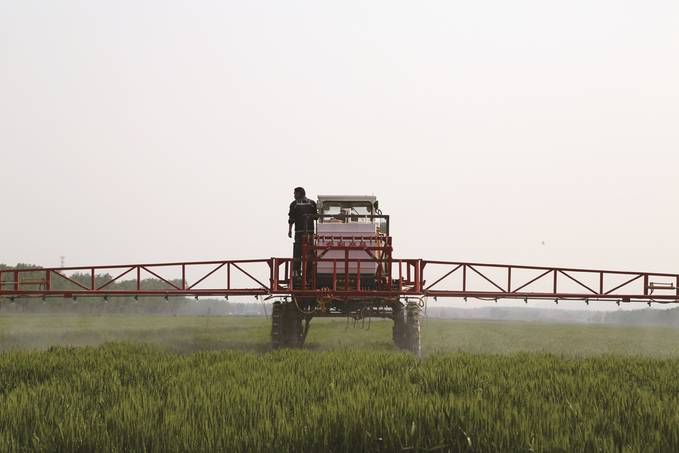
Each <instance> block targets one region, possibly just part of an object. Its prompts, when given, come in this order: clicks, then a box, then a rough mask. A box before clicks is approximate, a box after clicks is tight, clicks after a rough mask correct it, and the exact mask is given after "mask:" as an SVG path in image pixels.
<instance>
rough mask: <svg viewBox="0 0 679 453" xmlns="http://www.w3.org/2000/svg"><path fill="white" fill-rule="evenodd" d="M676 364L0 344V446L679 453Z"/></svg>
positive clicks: (611, 358) (610, 359)
mask: <svg viewBox="0 0 679 453" xmlns="http://www.w3.org/2000/svg"><path fill="white" fill-rule="evenodd" d="M678 375H679V360H676V359H660V358H642V357H616V356H599V357H589V358H577V357H565V356H556V355H550V354H539V353H536V354H523V353H522V354H508V355H489V354H470V353H445V354H432V355H429V356H428V357H426V358H425V359H423V360H418V359H417V358H415V357H413V356H411V355H408V354H405V353H400V352H390V351H373V352H371V351H365V350H362V351H356V350H346V349H338V350H334V351H320V352H319V351H276V352H267V353H263V354H258V353H253V352H246V351H233V350H231V351H208V352H195V353H190V354H178V353H175V352H170V351H165V350H162V349H159V348H158V347H156V346H150V345H134V344H125V343H114V344H106V345H103V346H98V347H83V348H63V347H53V348H50V349H48V350H47V351H41V352H25V351H6V352H3V353H0V451H3V452H12V451H22V450H23V451H158V452H166V451H253V452H254V451H271V450H276V451H335V452H354V451H404V450H406V451H413V450H414V451H426V449H428V450H430V451H431V450H432V449H433V450H436V451H599V450H603V451H677V450H679V409H678V408H679V380H677V379H676V376H678Z"/></svg>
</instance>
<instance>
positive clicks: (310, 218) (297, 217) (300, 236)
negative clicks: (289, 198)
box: [288, 187, 318, 277]
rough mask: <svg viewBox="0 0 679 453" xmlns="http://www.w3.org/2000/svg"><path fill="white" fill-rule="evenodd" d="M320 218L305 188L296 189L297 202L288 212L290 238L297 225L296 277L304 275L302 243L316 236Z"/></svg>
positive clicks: (294, 257) (291, 204)
mask: <svg viewBox="0 0 679 453" xmlns="http://www.w3.org/2000/svg"><path fill="white" fill-rule="evenodd" d="M317 218H318V209H317V208H316V202H315V201H313V200H309V199H308V198H307V197H306V191H305V190H304V188H303V187H295V200H294V201H293V202H292V203H290V211H289V212H288V237H289V238H291V237H292V226H293V225H295V244H294V246H293V248H292V258H293V269H294V271H295V277H299V276H301V275H302V260H301V258H302V241H303V240H304V236H306V235H312V234H314V220H316V219H317Z"/></svg>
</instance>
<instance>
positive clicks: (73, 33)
mask: <svg viewBox="0 0 679 453" xmlns="http://www.w3.org/2000/svg"><path fill="white" fill-rule="evenodd" d="M297 185H303V186H305V187H306V188H307V191H308V192H309V194H310V195H312V196H316V194H319V193H320V194H340V193H350V194H375V195H377V196H378V198H379V199H380V201H381V207H382V209H383V210H384V211H385V213H388V214H391V215H392V222H393V223H392V233H393V235H394V237H395V239H394V243H395V247H396V255H398V256H401V257H409V258H414V257H423V258H440V259H450V260H482V261H499V262H511V263H518V264H536V265H564V266H586V267H592V266H593V267H608V268H621V269H631V270H652V271H667V272H679V210H678V205H679V2H677V1H676V0H668V1H620V0H616V1H591V0H590V1H569V2H565V1H564V2H552V1H544V0H542V1H514V2H506V1H474V2H450V1H441V2H434V1H424V2H395V1H363V2H355V1H341V2H320V1H308V2H305V1H285V2H280V1H271V2H262V1H247V2H244V1H238V2H225V1H214V2H208V1H203V2H199V1H192V2H189V1H186V2H178V1H157V2H152V1H94V0H88V1H65V0H61V1H30V0H21V1H8V0H0V190H1V192H0V193H1V195H0V197H1V200H2V201H1V206H2V210H1V212H2V213H3V215H2V229H1V230H0V262H4V263H6V264H15V263H16V262H30V263H36V264H42V265H47V266H48V265H57V264H58V263H59V256H60V255H65V256H66V262H67V264H69V265H80V264H109V263H117V262H121V263H124V262H138V261H149V262H154V261H164V260H199V259H221V258H246V257H270V256H286V255H289V254H290V253H291V242H290V240H289V239H288V238H287V236H286V232H287V226H286V213H287V205H288V203H289V202H290V200H291V197H292V188H293V187H294V186H297ZM543 241H544V245H542V242H543Z"/></svg>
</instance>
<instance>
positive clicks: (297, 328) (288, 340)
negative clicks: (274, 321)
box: [283, 303, 304, 348]
mask: <svg viewBox="0 0 679 453" xmlns="http://www.w3.org/2000/svg"><path fill="white" fill-rule="evenodd" d="M283 319H284V321H283V324H284V325H285V346H286V347H288V348H301V347H302V346H303V345H304V328H303V326H302V313H300V312H299V310H298V309H297V306H296V305H295V304H294V303H286V304H285V312H284V316H283Z"/></svg>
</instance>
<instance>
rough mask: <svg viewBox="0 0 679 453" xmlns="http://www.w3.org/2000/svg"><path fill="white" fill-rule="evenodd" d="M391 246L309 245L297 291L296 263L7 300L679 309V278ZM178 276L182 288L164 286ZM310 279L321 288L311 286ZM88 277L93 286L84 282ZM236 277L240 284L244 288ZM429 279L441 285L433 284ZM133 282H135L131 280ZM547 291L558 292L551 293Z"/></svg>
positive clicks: (24, 278) (188, 267)
mask: <svg viewBox="0 0 679 453" xmlns="http://www.w3.org/2000/svg"><path fill="white" fill-rule="evenodd" d="M382 238H383V240H382V241H381V242H380V243H379V244H374V241H375V237H374V236H369V237H368V236H365V237H353V238H346V237H334V238H333V237H320V236H316V237H315V239H316V241H315V242H314V243H315V244H318V240H319V239H323V242H324V244H323V245H314V246H313V248H311V249H310V248H309V246H308V244H307V246H306V247H305V248H304V250H305V251H304V253H303V258H302V260H303V266H302V269H303V272H302V278H301V279H298V280H299V281H298V283H296V284H294V285H293V284H291V282H294V281H295V279H294V277H293V266H292V258H268V259H254V260H220V261H195V262H170V263H156V264H129V265H106V266H85V267H62V268H27V269H3V270H0V298H22V297H52V296H58V297H66V298H76V297H85V296H88V297H91V296H101V297H109V296H165V297H170V296H195V297H199V296H213V297H214V296H227V297H228V296H300V297H332V298H339V299H341V298H352V299H361V298H365V299H367V300H368V299H371V298H372V299H374V298H394V299H398V298H408V297H434V298H438V297H450V298H480V299H490V300H498V299H523V300H526V301H527V300H528V299H547V300H556V301H558V300H584V301H586V302H590V301H615V302H618V303H620V302H645V303H651V302H657V303H676V302H679V274H668V273H654V272H627V271H611V270H600V269H578V268H561V267H540V266H521V265H513V264H483V263H467V262H453V261H436V260H422V259H396V258H393V257H392V245H391V237H389V236H382ZM370 241H373V242H370ZM329 249H334V250H342V251H344V255H343V258H341V259H337V258H333V259H328V258H325V253H324V250H329ZM352 250H362V251H364V252H365V253H366V254H367V256H368V258H365V259H363V258H361V259H358V258H351V257H350V252H351V251H352ZM320 262H331V263H333V272H332V274H331V283H330V284H329V285H326V286H323V287H320V286H319V285H318V284H317V283H318V282H317V279H316V277H317V274H316V272H315V271H314V268H315V266H317V265H318V263H320ZM366 262H370V263H375V262H377V263H379V266H378V269H379V271H378V273H377V275H376V284H375V286H374V287H372V288H365V287H362V285H361V278H360V277H361V265H362V263H366ZM352 264H353V265H354V267H355V268H356V269H357V275H356V278H354V279H350V278H348V273H349V272H348V269H349V267H350V265H352ZM205 267H208V269H204V268H205ZM338 268H342V269H344V273H345V275H344V276H343V277H344V278H342V275H340V274H339V273H338V271H337V269H338ZM435 269H438V273H437V272H435ZM112 270H113V271H114V272H115V275H114V276H110V277H108V278H105V279H104V280H103V281H102V278H103V277H102V275H108V274H106V272H108V271H112ZM168 272H169V273H172V274H173V275H174V276H176V278H169V277H163V276H162V274H163V273H165V274H167V273H168ZM309 272H311V278H308V273H309ZM75 273H78V274H79V278H76V277H74V274H75ZM188 274H192V279H191V280H192V283H189V281H188V278H187V275H188ZM83 275H85V276H87V278H85V279H83ZM143 275H144V276H147V275H148V276H152V277H153V278H154V279H157V280H156V281H158V282H161V283H162V284H163V285H164V286H165V288H163V289H157V288H156V289H150V288H145V287H144V280H143V279H142V276H143ZM128 276H132V277H133V279H132V281H133V282H135V284H134V285H133V287H132V288H131V289H130V288H125V289H114V288H113V287H112V286H113V284H114V283H117V282H121V281H123V279H124V277H128ZM236 277H237V279H238V280H239V281H235V279H236ZM209 279H212V280H210V281H214V279H217V280H218V281H219V282H221V283H219V284H215V283H212V284H211V285H209V286H206V282H207V281H208V280H209ZM428 279H431V280H433V281H432V282H431V283H430V282H429V281H428ZM127 281H128V282H129V281H130V280H129V278H128V280H127ZM56 282H60V285H59V284H55V283H56ZM592 282H594V283H592ZM540 285H542V286H540ZM545 285H547V286H548V287H547V288H546V289H545ZM538 286H540V287H539V288H538Z"/></svg>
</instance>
